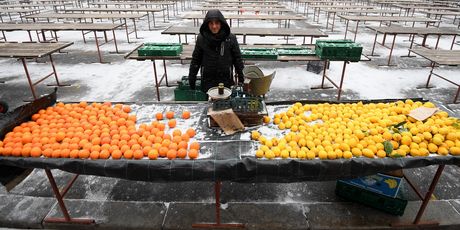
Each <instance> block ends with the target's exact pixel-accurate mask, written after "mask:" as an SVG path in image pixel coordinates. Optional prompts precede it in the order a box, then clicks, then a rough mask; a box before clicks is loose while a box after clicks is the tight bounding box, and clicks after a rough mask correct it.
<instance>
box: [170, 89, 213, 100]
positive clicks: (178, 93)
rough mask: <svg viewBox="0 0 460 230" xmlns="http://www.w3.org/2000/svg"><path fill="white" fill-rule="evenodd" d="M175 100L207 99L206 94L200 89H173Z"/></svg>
mask: <svg viewBox="0 0 460 230" xmlns="http://www.w3.org/2000/svg"><path fill="white" fill-rule="evenodd" d="M174 100H175V101H207V100H208V95H207V94H206V93H204V92H202V91H201V90H181V89H177V88H176V89H175V90H174Z"/></svg>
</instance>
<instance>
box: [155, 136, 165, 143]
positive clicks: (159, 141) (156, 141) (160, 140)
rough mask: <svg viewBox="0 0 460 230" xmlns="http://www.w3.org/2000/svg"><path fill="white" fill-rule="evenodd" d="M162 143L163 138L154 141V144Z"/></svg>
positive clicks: (156, 138)
mask: <svg viewBox="0 0 460 230" xmlns="http://www.w3.org/2000/svg"><path fill="white" fill-rule="evenodd" d="M161 142H163V138H162V137H155V140H153V143H161Z"/></svg>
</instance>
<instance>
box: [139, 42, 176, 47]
mask: <svg viewBox="0 0 460 230" xmlns="http://www.w3.org/2000/svg"><path fill="white" fill-rule="evenodd" d="M144 46H182V44H181V43H172V42H171V43H166V42H164V43H163V42H159V43H157V42H146V43H144Z"/></svg>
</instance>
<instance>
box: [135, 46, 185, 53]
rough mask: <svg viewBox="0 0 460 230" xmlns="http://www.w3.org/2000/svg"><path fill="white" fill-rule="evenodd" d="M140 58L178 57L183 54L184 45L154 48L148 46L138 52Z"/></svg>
mask: <svg viewBox="0 0 460 230" xmlns="http://www.w3.org/2000/svg"><path fill="white" fill-rule="evenodd" d="M137 53H138V55H139V56H178V55H180V54H181V53H182V45H174V46H166V45H164V46H161V45H160V46H153V45H147V46H145V45H144V46H143V47H141V48H139V49H138V50H137Z"/></svg>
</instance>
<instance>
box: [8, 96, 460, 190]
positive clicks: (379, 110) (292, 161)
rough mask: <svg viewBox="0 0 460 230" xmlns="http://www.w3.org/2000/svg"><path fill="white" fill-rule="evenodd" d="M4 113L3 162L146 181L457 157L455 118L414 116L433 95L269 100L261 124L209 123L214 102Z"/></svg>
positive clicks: (286, 177)
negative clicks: (227, 126)
mask: <svg viewBox="0 0 460 230" xmlns="http://www.w3.org/2000/svg"><path fill="white" fill-rule="evenodd" d="M54 97H55V94H52V95H50V96H48V97H45V98H41V99H40V100H38V101H35V102H33V103H30V104H26V105H24V106H22V107H20V108H18V109H16V110H14V111H12V112H10V113H9V114H7V115H6V116H4V117H2V118H1V119H0V128H1V130H0V131H1V132H0V137H1V141H0V153H1V155H2V156H0V164H5V165H10V166H18V167H30V168H57V169H61V170H64V171H68V172H71V173H77V174H90V175H99V176H109V177H118V178H123V179H129V180H142V181H193V180H205V181H216V180H230V181H236V182H254V181H255V182H298V181H305V180H335V179H339V178H353V177H359V176H366V175H371V174H375V173H377V172H382V171H390V170H396V169H402V168H415V167H424V166H428V165H436V164H443V165H444V164H456V165H460V158H459V157H458V156H457V155H458V154H459V147H460V139H459V137H460V131H459V129H458V121H457V119H456V118H452V117H449V115H448V113H447V112H445V111H438V112H436V113H435V114H434V115H433V116H432V117H430V118H428V119H427V120H426V121H424V122H421V121H416V120H413V119H412V118H410V117H409V116H407V115H408V114H409V112H410V111H411V110H412V109H415V108H419V107H422V106H426V107H434V105H433V104H432V103H430V102H420V101H416V102H414V101H412V100H406V101H394V102H386V103H374V102H369V103H367V102H366V103H363V102H355V103H336V104H334V103H315V104H311V103H310V104H309V102H305V103H300V102H297V103H282V104H279V103H278V104H277V105H270V104H268V105H267V109H268V113H269V116H267V117H265V118H264V122H265V123H264V125H261V126H256V127H250V128H249V127H248V128H246V130H245V131H243V132H239V133H237V134H234V135H225V134H224V133H223V132H222V131H221V130H220V129H219V128H215V127H209V121H208V119H209V118H208V116H206V111H207V109H208V107H209V106H210V104H209V103H198V104H179V103H154V104H142V105H136V104H133V105H123V104H112V103H110V102H106V103H88V102H78V103H70V104H64V103H61V102H59V103H56V102H55V98H54Z"/></svg>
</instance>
